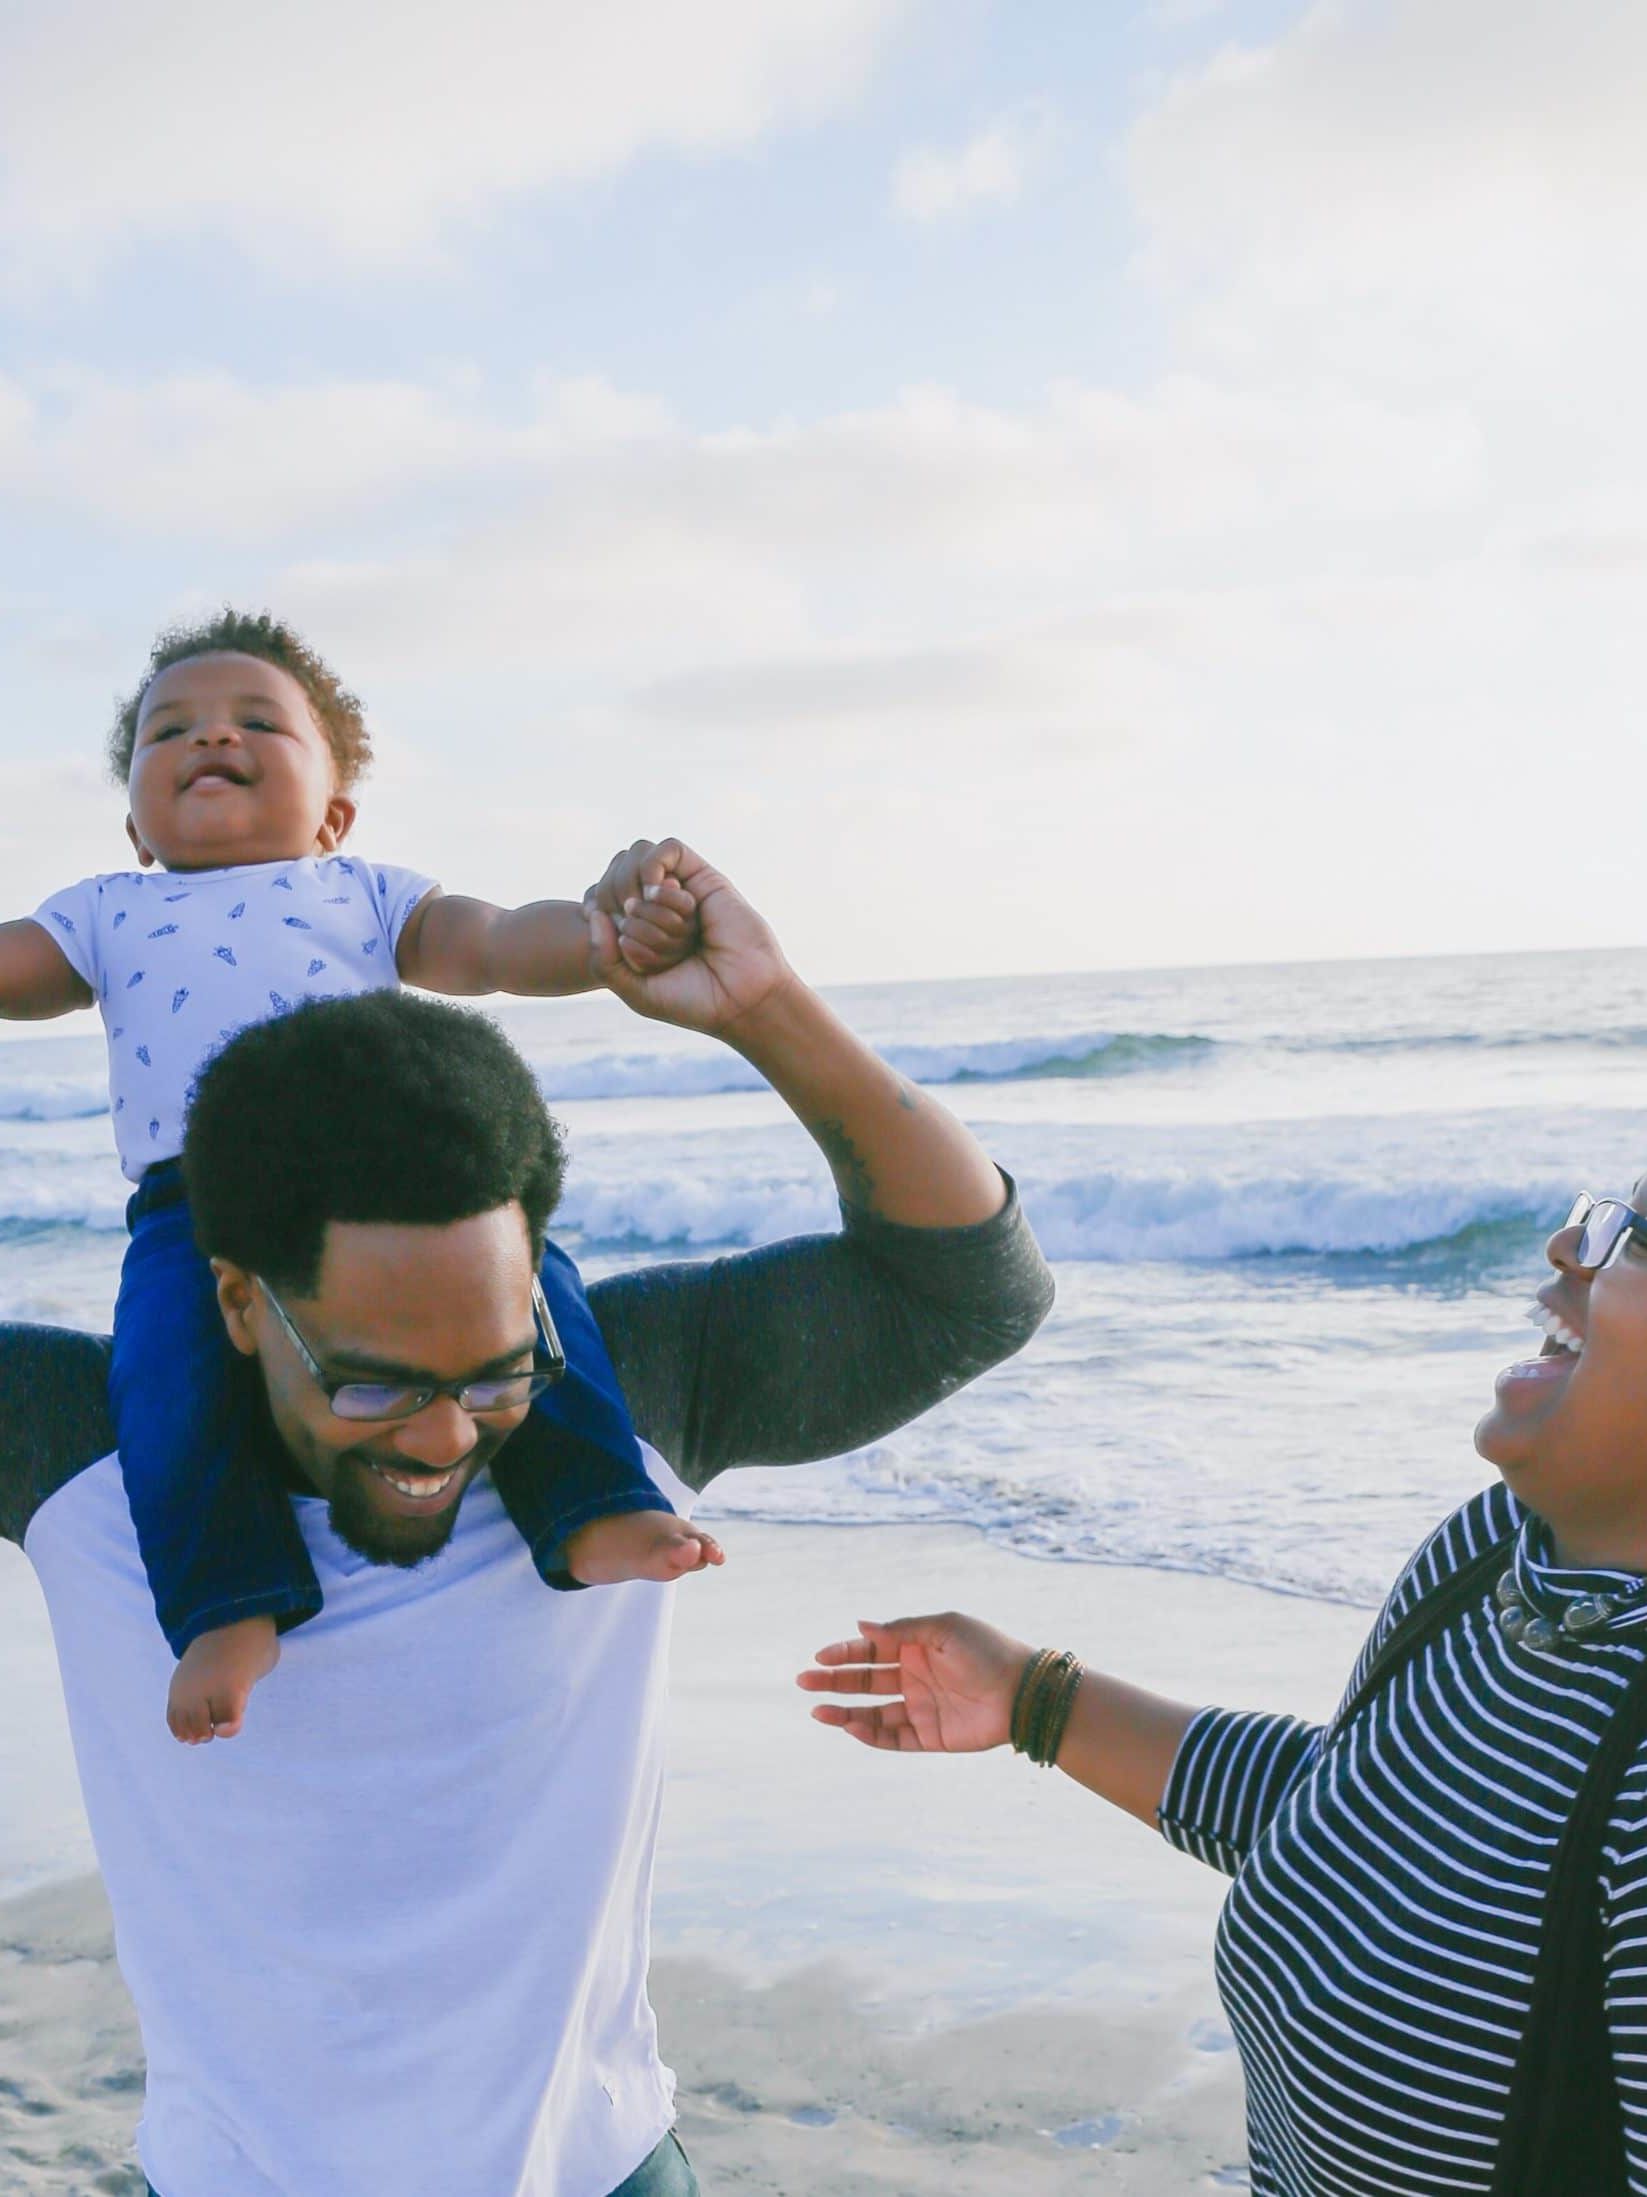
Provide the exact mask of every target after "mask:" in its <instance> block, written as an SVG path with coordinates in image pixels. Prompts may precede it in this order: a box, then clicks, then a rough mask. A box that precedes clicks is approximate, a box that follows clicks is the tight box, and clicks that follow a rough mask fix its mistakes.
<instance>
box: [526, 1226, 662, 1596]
mask: <svg viewBox="0 0 1647 2197" xmlns="http://www.w3.org/2000/svg"><path fill="white" fill-rule="evenodd" d="M538 1278H539V1280H540V1281H541V1283H542V1285H543V1294H544V1297H545V1299H546V1301H547V1303H548V1306H549V1316H550V1318H551V1319H552V1320H553V1321H554V1323H555V1328H556V1332H557V1333H558V1334H559V1336H560V1343H561V1348H562V1350H564V1351H565V1353H566V1373H565V1376H564V1377H563V1378H562V1379H561V1380H559V1381H557V1382H556V1383H555V1385H554V1387H553V1388H548V1389H545V1390H544V1392H543V1394H542V1395H541V1396H539V1397H537V1398H535V1399H534V1401H533V1404H532V1408H531V1410H530V1411H529V1412H528V1413H527V1414H526V1417H525V1419H524V1421H523V1422H522V1424H521V1425H520V1426H519V1427H517V1428H516V1430H515V1432H514V1433H513V1434H511V1435H510V1437H509V1439H508V1441H507V1442H505V1443H504V1445H503V1447H502V1449H500V1450H499V1451H498V1453H497V1455H496V1457H495V1458H494V1459H493V1460H492V1480H493V1483H494V1485H495V1486H496V1488H497V1491H498V1493H499V1495H500V1496H501V1497H502V1498H503V1503H504V1507H505V1508H506V1509H507V1511H508V1513H509V1515H510V1517H511V1518H512V1519H513V1520H514V1522H515V1524H516V1525H517V1526H518V1527H519V1528H520V1531H521V1534H522V1536H523V1537H524V1539H525V1542H526V1545H527V1547H528V1548H529V1549H530V1550H531V1552H532V1561H533V1563H534V1564H535V1565H536V1566H537V1568H538V1571H539V1573H540V1574H541V1576H542V1577H543V1578H544V1579H546V1580H547V1581H548V1583H549V1584H550V1586H552V1587H572V1586H575V1585H576V1584H577V1582H576V1581H575V1580H574V1579H573V1578H572V1576H571V1574H570V1572H568V1571H567V1570H566V1568H565V1554H564V1550H563V1548H562V1543H563V1542H564V1541H565V1539H566V1536H567V1535H568V1534H569V1533H572V1532H573V1531H575V1530H576V1528H577V1527H579V1526H582V1525H587V1524H588V1522H589V1520H590V1519H591V1518H606V1517H610V1516H611V1515H613V1514H614V1513H615V1512H618V1511H629V1510H673V1509H674V1505H673V1504H672V1503H671V1502H670V1501H669V1500H668V1498H667V1497H666V1496H665V1495H663V1494H662V1493H661V1492H660V1491H659V1490H658V1489H657V1488H656V1487H654V1486H653V1484H652V1481H651V1480H650V1479H649V1478H648V1476H647V1471H646V1467H645V1465H644V1464H643V1463H642V1461H641V1453H640V1444H639V1443H638V1442H637V1441H636V1439H635V1430H634V1427H633V1426H632V1425H631V1424H630V1420H629V1407H628V1405H627V1404H625V1402H624V1400H623V1391H622V1389H621V1388H619V1386H618V1377H617V1374H616V1373H615V1372H614V1371H613V1369H612V1361H611V1359H610V1358H609V1357H608V1355H607V1351H606V1344H605V1343H604V1341H603V1340H602V1338H601V1332H600V1329H599V1328H598V1327H597V1326H596V1324H595V1315H594V1314H593V1313H592V1312H591V1311H590V1309H589V1300H588V1298H587V1297H586V1296H585V1295H584V1293H583V1278H582V1276H581V1275H580V1274H579V1272H578V1270H577V1268H576V1267H575V1266H574V1265H573V1263H572V1261H571V1260H570V1259H569V1258H568V1257H567V1256H566V1253H565V1252H564V1251H562V1250H561V1249H560V1248H559V1247H558V1245H555V1244H552V1243H551V1244H546V1245H545V1247H544V1253H543V1265H542V1267H541V1268H540V1270H539V1276H538Z"/></svg>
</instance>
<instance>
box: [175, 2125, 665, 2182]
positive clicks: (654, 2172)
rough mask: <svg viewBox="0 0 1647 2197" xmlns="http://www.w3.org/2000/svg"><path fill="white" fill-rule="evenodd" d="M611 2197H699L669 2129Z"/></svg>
mask: <svg viewBox="0 0 1647 2197" xmlns="http://www.w3.org/2000/svg"><path fill="white" fill-rule="evenodd" d="M148 2192H149V2197H160V2192H159V2190H157V2189H156V2188H155V2186H154V2184H153V2183H152V2182H150V2183H149V2184H148ZM611 2197H701V2192H700V2191H699V2188H698V2177H697V2176H696V2175H695V2174H694V2173H693V2171H692V2162H691V2161H690V2160H689V2159H688V2158H687V2156H686V2152H685V2150H684V2149H683V2147H682V2145H681V2140H680V2138H679V2137H678V2136H677V2135H676V2134H675V2132H674V2130H673V2129H671V2130H670V2131H669V2134H668V2135H667V2136H666V2137H665V2138H664V2139H663V2142H662V2143H661V2144H659V2146H658V2147H657V2149H656V2150H655V2151H649V2152H648V2153H647V2154H646V2157H645V2158H644V2159H643V2160H642V2161H641V2163H640V2165H639V2166H638V2167H636V2169H635V2171H634V2173H633V2174H630V2175H626V2176H625V2177H624V2179H623V2180H622V2181H621V2182H620V2183H619V2184H618V2186H617V2188H616V2189H614V2190H613V2191H612V2192H611Z"/></svg>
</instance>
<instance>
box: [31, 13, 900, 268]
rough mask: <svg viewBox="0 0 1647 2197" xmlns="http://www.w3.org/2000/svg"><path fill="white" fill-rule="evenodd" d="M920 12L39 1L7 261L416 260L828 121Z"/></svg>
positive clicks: (54, 264) (44, 264) (70, 264)
mask: <svg viewBox="0 0 1647 2197" xmlns="http://www.w3.org/2000/svg"><path fill="white" fill-rule="evenodd" d="M909 5H910V0H783V5H782V6H781V7H773V6H771V5H769V4H768V0H694V4H693V5H692V6H690V7H683V6H677V5H673V4H671V0H603V4H602V5H600V6H582V5H580V6H575V7H573V6H564V5H561V6H544V5H541V4H538V0H469V4H468V5H467V6H466V7H465V8H464V9H462V10H461V11H459V12H456V13H455V12H454V11H453V10H452V9H451V8H450V7H449V6H446V5H444V4H442V0H406V4H404V5H402V6H400V7H398V8H396V9H395V10H394V11H393V13H392V16H386V15H385V13H384V11H383V9H382V7H381V6H379V5H377V4H376V0H286V4H284V5H283V6H282V7H281V8H280V10H279V11H278V15H277V16H276V17H270V16H269V15H267V14H265V13H262V12H260V11H258V10H256V9H253V8H247V7H235V6H229V7H220V8H213V9H207V10H202V9H201V8H200V7H199V6H198V5H196V4H195V0H148V4H146V5H143V6H141V7H131V6H128V5H123V4H121V0H81V4H79V5H76V6H73V7H63V6H56V5H53V4H52V0H23V5H22V7H21V9H18V8H13V9H11V10H10V11H9V12H8V15H7V24H6V55H5V67H4V70H3V71H0V253H3V256H4V259H5V260H6V261H9V262H10V264H11V266H12V268H13V270H14V272H15V271H18V270H22V271H25V272H27V273H29V274H31V275H33V276H34V277H36V278H44V277H46V276H48V275H49V274H51V273H53V272H54V271H55V272H56V273H59V274H65V273H67V274H72V272H73V271H74V270H75V269H76V268H79V267H83V266H84V264H85V263H86V262H87V260H88V259H94V258H95V257H96V256H97V255H98V254H99V253H100V252H101V251H103V250H104V249H106V248H107V247H108V246H109V245H111V244H113V243H117V242H121V241H124V240H127V239H130V238H133V237H140V236H145V235H157V234H164V233H170V234H190V235H194V234H200V233H205V234H210V235H228V236H230V237H232V238H234V239H235V241H236V242H237V243H238V244H240V245H241V246H242V247H243V248H246V249H249V250H253V251H256V252H258V253H260V254H263V255H266V256H269V257H272V258H289V259H292V260H296V259H298V258H299V257H300V256H301V255H303V254H305V253H313V252H316V251H319V252H324V253H327V254H329V255H330V254H339V255H343V256H345V257H355V258H367V259H369V258H390V259H398V258H405V257H407V256H410V255H414V254H417V253H419V252H422V251H424V250H426V249H427V248H428V247H429V246H430V245H431V243H433V242H436V241H438V240H439V239H441V238H442V237H444V236H448V235H450V234H452V233H453V232H454V231H459V230H461V229H462V227H463V226H464V225H465V224H466V223H469V222H471V221H472V220H473V219H474V218H475V217H476V216H478V215H479V214H481V213H482V212H484V211H485V210H487V209H488V208H489V207H490V206H492V205H493V204H494V203H496V202H497V201H499V200H501V199H505V198H509V197H512V196H516V195H519V194H521V193H524V192H529V191H533V190H539V189H542V188H544V187H546V186H552V185H563V184H567V183H575V182H578V181H580V180H584V179H587V178H590V177H593V176H598V175H602V174H606V173H610V172H612V171H613V170H615V169H617V168H619V167H621V166H622V165H623V164H625V163H626V162H628V161H629V160H631V159H633V158H634V157H635V156H636V155H637V154H639V153H642V152H645V151H650V150H657V149H665V150H672V151H677V152H682V153H686V154H706V153H711V152H716V151H721V150H724V149H726V148H729V147H737V146H742V145H747V144H749V143H751V142H753V141H754V140H756V139H757V138H759V137H760V136H761V135H762V133H763V132H765V131H767V130H768V129H770V128H772V127H773V126H774V125H775V124H777V123H779V122H780V121H787V120H795V119H801V120H804V119H807V118H809V117H813V116H817V115H819V114H822V113H825V112H828V111H829V110H830V109H831V108H832V107H834V106H835V105H837V104H838V103H839V102H841V101H842V100H845V99H847V98H850V97H851V96H852V94H853V93H854V91H855V90H856V89H857V87H858V86H859V85H860V84H861V83H862V82H863V81H864V79H865V77H866V75H867V73H868V72H869V70H870V69H871V68H872V66H873V65H874V63H875V62H876V60H877V59H878V58H879V56H880V54H881V53H882V52H883V50H884V49H885V47H886V45H887V42H888V40H889V38H890V37H891V36H892V35H893V33H894V32H895V31H896V29H897V27H898V25H899V24H900V22H901V20H902V18H903V17H904V16H905V14H906V13H907V12H908V8H909Z"/></svg>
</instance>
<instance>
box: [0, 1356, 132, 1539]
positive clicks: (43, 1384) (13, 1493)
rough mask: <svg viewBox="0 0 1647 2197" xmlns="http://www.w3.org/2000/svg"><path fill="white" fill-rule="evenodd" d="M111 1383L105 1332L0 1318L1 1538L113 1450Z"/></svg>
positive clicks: (21, 1528) (12, 1534) (20, 1528)
mask: <svg viewBox="0 0 1647 2197" xmlns="http://www.w3.org/2000/svg"><path fill="white" fill-rule="evenodd" d="M108 1384H109V1339H108V1337H107V1336H106V1335H88V1334H85V1333H83V1332H82V1331H81V1330H80V1329H78V1328H68V1327H29V1326H21V1325H16V1324H12V1323H4V1322H0V1398H3V1399H4V1409H3V1410H0V1537H3V1538H5V1539H6V1540H8V1541H21V1540H22V1538H23V1535H24V1534H25V1533H26V1532H27V1530H28V1526H29V1522H30V1520H31V1519H32V1518H33V1517H34V1514H35V1512H36V1511H37V1510H38V1509H39V1508H40V1506H41V1504H42V1503H44V1502H45V1501H46V1500H47V1498H48V1497H49V1496H52V1495H55V1494H56V1492H57V1490H58V1489H59V1488H61V1487H63V1486H65V1485H66V1484H67V1482H69V1481H70V1480H72V1479H73V1478H74V1477H75V1475H76V1474H77V1473H80V1472H84V1471H85V1469H86V1467H87V1466H88V1465H92V1464H95V1463H96V1462H97V1460H98V1459H99V1458H100V1457H106V1456H107V1455H108V1454H109V1452H110V1451H111V1450H112V1449H113V1447H114V1424H113V1420H112V1419H111V1417H110V1413H109V1398H108Z"/></svg>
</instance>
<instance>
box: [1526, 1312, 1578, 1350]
mask: <svg viewBox="0 0 1647 2197" xmlns="http://www.w3.org/2000/svg"><path fill="white" fill-rule="evenodd" d="M1527 1317H1528V1319H1529V1320H1531V1321H1532V1323H1533V1325H1534V1327H1541V1328H1543V1330H1544V1332H1545V1334H1546V1335H1548V1336H1549V1338H1550V1340H1551V1342H1552V1343H1556V1344H1558V1345H1559V1346H1560V1348H1561V1349H1563V1350H1570V1351H1571V1352H1572V1353H1573V1355H1574V1357H1578V1356H1579V1355H1580V1354H1581V1353H1582V1352H1583V1349H1584V1338H1583V1336H1582V1335H1575V1334H1574V1332H1573V1330H1572V1329H1571V1328H1570V1327H1569V1326H1568V1325H1567V1324H1566V1322H1565V1321H1564V1320H1561V1319H1558V1318H1557V1317H1556V1315H1555V1313H1553V1312H1552V1311H1551V1310H1550V1308H1549V1306H1548V1305H1542V1304H1531V1305H1529V1306H1528V1307H1527Z"/></svg>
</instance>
